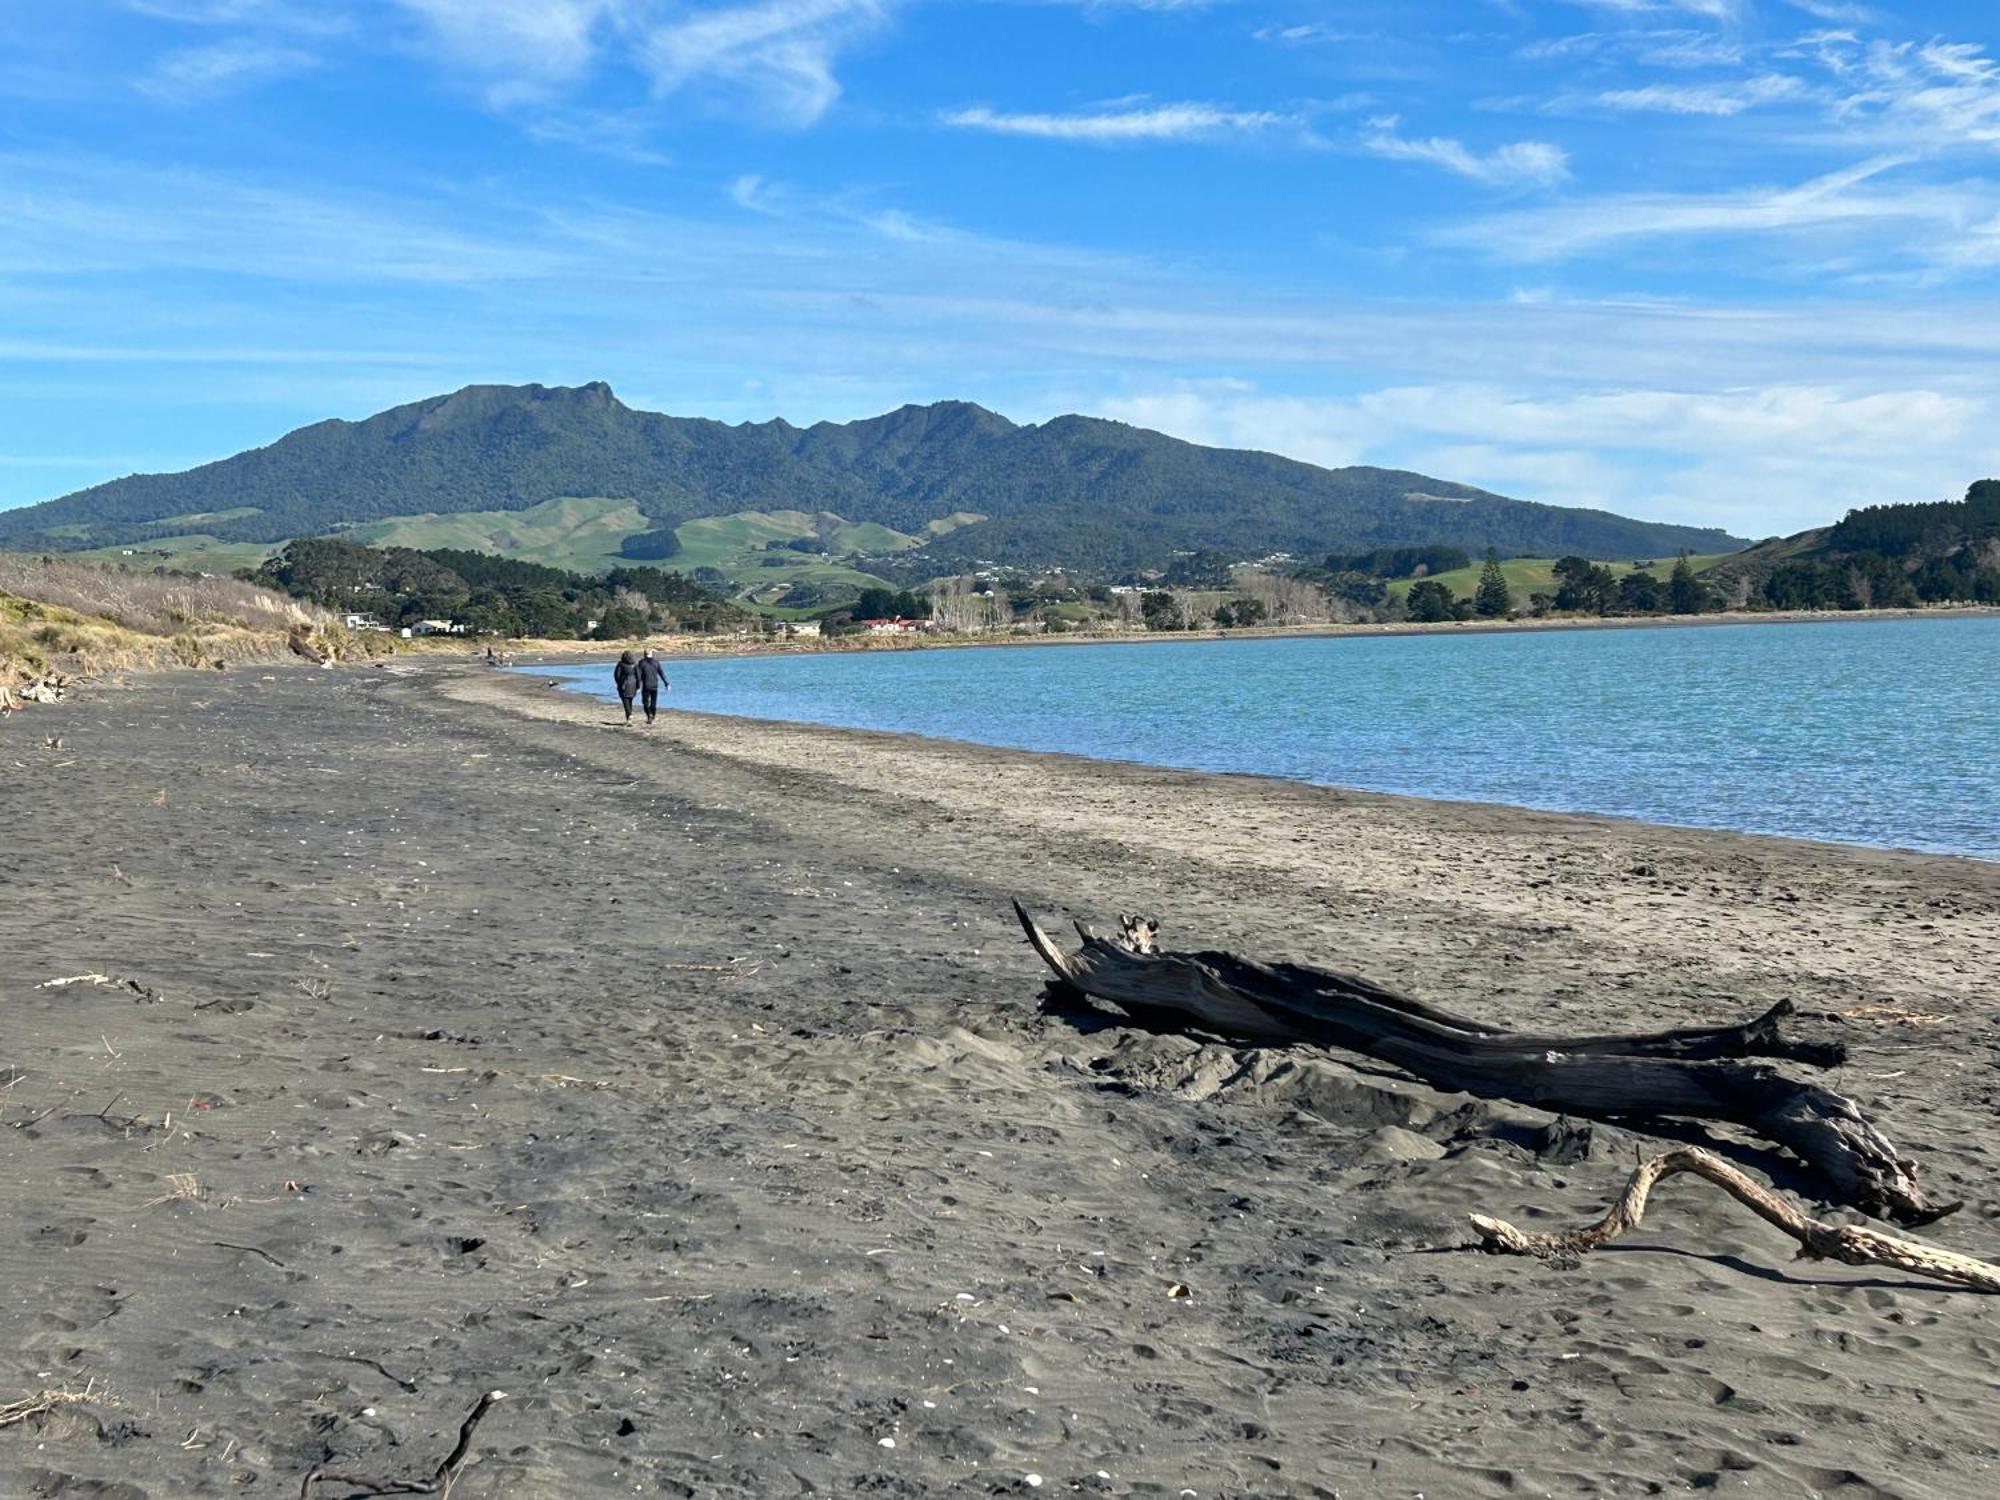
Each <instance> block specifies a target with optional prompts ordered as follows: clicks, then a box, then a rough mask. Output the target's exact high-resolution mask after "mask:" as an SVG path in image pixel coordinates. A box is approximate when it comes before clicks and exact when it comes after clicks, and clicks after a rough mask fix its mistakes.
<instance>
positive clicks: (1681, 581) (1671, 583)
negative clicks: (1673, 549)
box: [1667, 552, 1702, 615]
mask: <svg viewBox="0 0 2000 1500" xmlns="http://www.w3.org/2000/svg"><path fill="white" fill-rule="evenodd" d="M1701 595H1702V587H1701V584H1700V582H1699V581H1698V580H1697V579H1696V578H1695V576H1694V569H1693V568H1692V567H1690V566H1688V555H1687V554H1686V553H1685V552H1683V553H1682V554H1681V555H1680V557H1679V558H1678V559H1677V560H1676V561H1675V563H1674V572H1673V576H1672V577H1671V578H1669V579H1668V580H1667V596H1668V600H1669V603H1670V604H1671V606H1672V608H1673V612H1674V613H1675V614H1677V615H1698V614H1700V613H1701Z"/></svg>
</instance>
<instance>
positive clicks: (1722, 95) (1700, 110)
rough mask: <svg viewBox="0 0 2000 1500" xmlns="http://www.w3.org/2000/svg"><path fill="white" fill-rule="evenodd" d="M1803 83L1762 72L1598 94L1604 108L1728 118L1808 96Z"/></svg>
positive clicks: (1598, 99) (1598, 101)
mask: <svg viewBox="0 0 2000 1500" xmlns="http://www.w3.org/2000/svg"><path fill="white" fill-rule="evenodd" d="M1808 92H1809V91H1808V90H1807V88H1806V86H1805V84H1804V83H1802V82H1801V81H1800V80H1798V79H1796V78H1793V77H1791V76H1790V75H1788V74H1784V73H1763V74H1760V75H1758V76H1757V77H1755V78H1747V79H1744V80H1742V81H1741V82H1736V83H1697V84H1674V83H1654V84H1648V85H1646V86H1645V87H1643V88H1634V89H1607V90H1605V91H1604V92H1603V93H1600V94H1599V95H1598V96H1597V99H1596V103H1597V104H1598V105H1599V106H1600V107H1602V108H1604V109H1612V110H1620V111H1635V112H1653V113H1661V114H1672V115H1712V116H1715V117H1718V118H1725V119H1726V118H1728V117H1729V116H1732V115H1740V114H1742V113H1743V112H1744V111H1745V110H1750V109H1756V108H1758V107H1759V106H1760V105H1766V104H1777V103H1783V102H1788V101H1791V100H1796V99H1802V98H1804V97H1806V95H1807V93H1808Z"/></svg>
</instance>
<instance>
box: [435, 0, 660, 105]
mask: <svg viewBox="0 0 2000 1500" xmlns="http://www.w3.org/2000/svg"><path fill="white" fill-rule="evenodd" d="M395 3H396V4H398V5H400V6H402V7H403V8H404V9H405V10H409V11H413V12H414V13H415V14H416V15H417V16H418V17H419V18H420V19H422V20H423V21H424V22H425V24H426V25H427V27H428V29H429V31H430V33H431V34H432V36H433V37H434V38H435V39H436V41H437V42H438V43H439V44H440V45H441V46H442V47H443V49H444V51H445V54H446V56H447V58H448V59H449V60H450V61H451V62H453V63H454V64H456V65H458V66H462V67H468V68H471V69H473V70H475V71H478V72H482V73H486V74H489V75H492V76H493V77H494V78H495V80H496V82H495V88H496V90H497V97H499V98H501V99H503V100H519V99H522V98H524V97H528V96H531V95H534V94H538V93H541V92H544V91H546V90H548V89H550V88H552V87H554V86H555V85H558V84H561V83H566V82H569V81H571V80H573V79H575V78H577V77H579V76H580V75H581V74H582V73H584V72H585V70H587V69H588V68H589V66H590V64H591V63H592V61H593V60H594V59H595V57H596V52H597V40H598V34H599V30H600V28H602V27H604V26H605V25H606V24H607V23H608V22H609V21H611V20H613V19H614V18H616V17H617V16H618V15H619V14H620V13H621V12H622V11H623V10H624V8H625V6H624V0H395Z"/></svg>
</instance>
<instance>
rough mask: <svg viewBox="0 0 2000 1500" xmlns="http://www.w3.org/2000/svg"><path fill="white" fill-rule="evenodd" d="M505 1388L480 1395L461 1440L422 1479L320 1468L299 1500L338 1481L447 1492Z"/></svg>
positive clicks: (365, 1491)
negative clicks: (387, 1477) (382, 1477)
mask: <svg viewBox="0 0 2000 1500" xmlns="http://www.w3.org/2000/svg"><path fill="white" fill-rule="evenodd" d="M506 1399H507V1393H506V1392H505V1391H488V1392H487V1393H486V1394H485V1395H483V1396H481V1397H480V1398H479V1403H478V1404H477V1405H476V1406H474V1407H473V1408H472V1410H471V1412H470V1413H468V1414H467V1416H466V1418H465V1420H464V1421H463V1422H461V1423H460V1424H459V1427H458V1442H457V1444H456V1445H454V1446H453V1448H452V1450H451V1452H449V1453H447V1454H446V1455H445V1457H444V1462H443V1463H441V1464H439V1465H438V1466H437V1468H436V1470H435V1471H434V1472H432V1473H431V1474H430V1476H429V1477H428V1478H419V1479H368V1478H366V1477H364V1476H362V1475H359V1474H343V1473H340V1472H338V1471H337V1470H334V1469H328V1468H318V1469H314V1470H313V1471H312V1472H311V1473H310V1474H308V1475H306V1477H305V1479H304V1481H303V1482H302V1483H301V1484H300V1485H299V1500H312V1496H313V1490H314V1488H315V1487H316V1486H318V1485H322V1484H338V1485H344V1486H346V1487H347V1489H348V1491H349V1493H351V1494H357V1495H445V1494H449V1493H450V1492H451V1487H452V1486H453V1485H454V1484H456V1483H457V1482H458V1475H459V1471H460V1470H461V1469H463V1468H464V1467H465V1460H466V1458H467V1457H468V1456H469V1455H470V1454H471V1452H472V1435H473V1433H474V1432H475V1431H477V1430H478V1427H479V1424H480V1423H481V1422H483V1421H485V1420H486V1413H487V1412H489V1411H491V1410H492V1409H493V1405H494V1403H495V1402H498V1401H505V1400H506Z"/></svg>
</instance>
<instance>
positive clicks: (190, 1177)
mask: <svg viewBox="0 0 2000 1500" xmlns="http://www.w3.org/2000/svg"><path fill="white" fill-rule="evenodd" d="M207 1197H208V1189H207V1188H205V1187H203V1186H202V1185H201V1179H200V1178H198V1177H196V1176H195V1175H194V1173H192V1172H169V1173H168V1174H167V1190H166V1191H165V1192H164V1193H162V1194H160V1196H159V1197H157V1198H148V1199H147V1200H146V1207H148V1208H158V1207H159V1206H160V1205H161V1204H162V1203H200V1204H202V1206H203V1207H207V1204H206V1202H205V1201H204V1200H206V1199H207Z"/></svg>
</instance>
